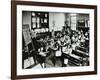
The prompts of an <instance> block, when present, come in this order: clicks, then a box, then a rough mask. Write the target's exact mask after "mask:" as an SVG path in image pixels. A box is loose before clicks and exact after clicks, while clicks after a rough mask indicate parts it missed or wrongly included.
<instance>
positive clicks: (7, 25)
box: [0, 0, 100, 80]
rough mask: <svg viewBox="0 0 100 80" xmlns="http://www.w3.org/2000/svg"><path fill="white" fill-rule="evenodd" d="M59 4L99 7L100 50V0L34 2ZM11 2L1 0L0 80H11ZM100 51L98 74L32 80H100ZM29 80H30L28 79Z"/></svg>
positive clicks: (99, 37)
mask: <svg viewBox="0 0 100 80" xmlns="http://www.w3.org/2000/svg"><path fill="white" fill-rule="evenodd" d="M34 1H45V2H47V1H48V2H58V3H73V4H80V3H82V4H89V5H95V4H96V5H98V49H99V47H100V45H99V44H100V36H99V34H100V24H99V22H100V17H99V16H100V0H34ZM10 7H11V6H10V0H0V80H10V72H11V71H10V70H11V69H10V68H11V8H10ZM99 53H100V50H98V74H97V75H84V76H70V77H58V78H40V79H31V80H57V79H58V80H100V62H99V61H100V58H99V56H100V54H99ZM28 80H29V79H28Z"/></svg>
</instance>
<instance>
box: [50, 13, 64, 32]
mask: <svg viewBox="0 0 100 80" xmlns="http://www.w3.org/2000/svg"><path fill="white" fill-rule="evenodd" d="M60 19H61V20H60ZM53 20H54V21H55V26H54V30H55V31H58V30H62V26H64V22H65V14H64V13H58V12H57V13H56V12H53V13H49V29H50V31H51V30H52V29H53Z"/></svg>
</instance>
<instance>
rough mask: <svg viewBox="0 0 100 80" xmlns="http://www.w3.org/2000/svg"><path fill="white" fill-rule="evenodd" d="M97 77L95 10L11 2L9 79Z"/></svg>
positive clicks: (94, 6)
mask: <svg viewBox="0 0 100 80" xmlns="http://www.w3.org/2000/svg"><path fill="white" fill-rule="evenodd" d="M92 74H97V6H96V5H82V4H63V3H47V2H31V1H11V79H12V80H14V79H29V78H44V77H60V76H75V75H92Z"/></svg>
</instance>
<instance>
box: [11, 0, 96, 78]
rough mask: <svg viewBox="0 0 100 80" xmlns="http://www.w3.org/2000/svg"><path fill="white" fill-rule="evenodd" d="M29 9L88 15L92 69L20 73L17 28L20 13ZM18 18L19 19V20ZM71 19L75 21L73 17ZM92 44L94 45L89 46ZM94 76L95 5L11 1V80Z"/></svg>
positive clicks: (18, 29)
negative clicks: (84, 12)
mask: <svg viewBox="0 0 100 80" xmlns="http://www.w3.org/2000/svg"><path fill="white" fill-rule="evenodd" d="M27 7H28V8H27ZM31 7H32V8H31ZM39 7H42V8H39ZM48 7H49V8H48ZM31 9H33V11H34V10H36V11H38V12H39V11H40V10H41V11H42V10H43V11H48V12H50V11H51V12H54V11H55V12H57V11H58V12H61V11H59V10H60V9H62V12H66V11H68V10H69V12H72V13H73V12H74V13H75V11H77V12H78V10H80V11H79V12H81V13H83V12H82V11H85V10H86V11H87V13H89V14H90V17H92V18H90V25H91V26H92V27H90V34H91V35H90V45H91V46H90V47H91V48H92V49H93V52H92V50H90V52H92V53H90V58H91V59H93V60H92V61H90V64H91V65H92V67H91V66H89V67H88V68H87V67H86V68H84V67H82V69H84V70H83V71H82V70H81V69H80V71H77V70H78V69H76V68H73V69H76V71H74V70H72V71H65V70H67V69H65V68H60V69H61V70H62V71H61V72H60V71H59V68H57V69H56V68H55V69H54V70H53V69H51V68H50V69H49V68H48V69H47V70H45V69H44V70H41V69H40V70H37V69H36V70H35V69H33V72H31V70H29V69H27V70H26V69H25V70H22V71H21V72H20V70H19V67H20V68H22V66H20V65H19V63H18V62H21V59H22V58H20V57H22V56H18V55H21V54H22V53H20V51H19V49H18V48H21V47H22V46H21V45H19V44H21V43H20V42H21V40H22V39H21V37H19V36H20V34H19V33H22V29H20V28H19V27H18V26H20V27H22V23H21V22H22V19H21V18H22V13H20V12H22V11H25V10H26V11H27V10H29V11H31ZM67 9H68V10H67ZM89 11H90V12H89ZM77 12H76V13H77ZM79 12H78V13H79ZM91 12H92V13H91ZM19 15H21V16H19ZM26 15H27V14H26ZM18 16H19V17H21V18H19V17H18ZM45 16H46V17H47V16H48V15H47V14H46V15H45ZM73 19H75V17H74V18H73ZM41 20H42V19H41ZM20 21H21V22H20ZM42 21H43V20H42ZM34 22H35V21H34ZM38 22H39V20H38ZM45 22H46V23H47V22H48V20H46V19H45ZM80 22H81V21H80ZM53 23H54V22H53ZM73 23H74V20H73ZM41 24H42V23H41ZM53 25H55V24H53ZM72 25H74V24H72ZM79 25H82V24H81V23H80V24H79ZM38 26H39V27H40V24H38ZM72 29H74V28H73V27H72ZM47 31H48V30H47ZM92 31H93V32H92ZM92 33H93V35H92ZM91 36H92V37H91ZM92 38H93V39H92ZM28 39H29V38H28ZM18 41H20V42H18ZM92 42H93V43H94V44H91V43H92ZM92 62H93V64H92ZM77 68H78V67H77ZM89 68H91V69H89ZM88 69H89V70H88ZM52 70H53V71H52ZM26 71H27V72H28V71H29V72H28V73H26ZM55 71H58V72H55ZM35 72H36V73H35ZM40 72H41V73H40ZM18 73H19V74H18ZM21 73H22V74H21ZM23 73H26V74H23ZM94 74H95V75H96V74H97V6H96V5H83V4H65V3H49V2H33V1H11V79H12V80H15V79H30V78H46V77H61V76H79V75H94Z"/></svg>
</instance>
